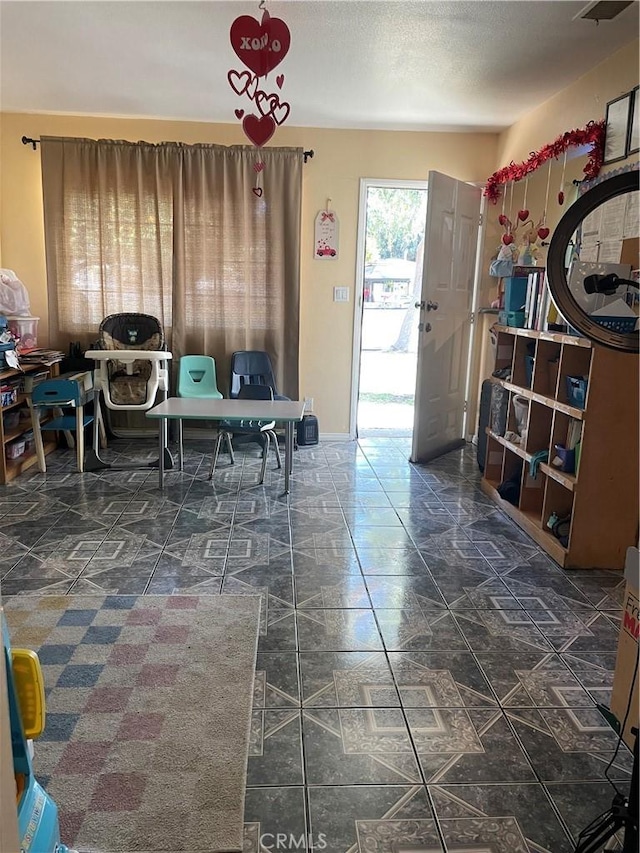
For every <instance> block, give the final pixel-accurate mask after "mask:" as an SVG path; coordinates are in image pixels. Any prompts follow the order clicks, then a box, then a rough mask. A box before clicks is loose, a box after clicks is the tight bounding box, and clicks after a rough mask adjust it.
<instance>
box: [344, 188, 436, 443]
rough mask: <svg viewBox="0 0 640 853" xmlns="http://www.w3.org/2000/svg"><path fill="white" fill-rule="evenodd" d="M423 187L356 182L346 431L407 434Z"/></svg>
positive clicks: (414, 352)
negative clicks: (358, 190) (355, 248)
mask: <svg viewBox="0 0 640 853" xmlns="http://www.w3.org/2000/svg"><path fill="white" fill-rule="evenodd" d="M426 187H427V184H426V181H380V180H378V181H375V180H368V179H364V180H363V181H362V182H361V193H360V222H359V235H358V256H359V257H358V279H357V289H356V318H355V328H354V377H353V379H354V394H353V399H352V418H351V421H352V423H351V427H352V429H351V432H352V434H357V435H360V436H362V435H367V434H369V435H371V434H378V435H379V434H388V435H404V436H410V435H411V434H412V431H413V420H414V397H415V386H416V367H417V347H418V322H419V319H420V317H419V313H420V312H419V310H418V308H416V305H415V303H416V302H419V301H420V293H421V289H422V269H423V254H424V252H423V248H424V229H425V218H426V206H427V189H426Z"/></svg>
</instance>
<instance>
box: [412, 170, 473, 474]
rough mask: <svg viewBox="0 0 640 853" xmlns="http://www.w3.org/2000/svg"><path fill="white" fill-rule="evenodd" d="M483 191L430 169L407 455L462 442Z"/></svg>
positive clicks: (433, 452) (419, 456)
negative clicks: (416, 353) (412, 400)
mask: <svg viewBox="0 0 640 853" xmlns="http://www.w3.org/2000/svg"><path fill="white" fill-rule="evenodd" d="M481 198H482V190H481V189H480V188H479V187H474V186H471V184H465V183H464V182H462V181H456V180H454V178H450V177H448V176H447V175H441V174H440V173H439V172H429V192H428V197H427V223H426V229H425V248H424V271H423V276H422V296H421V306H420V332H419V343H418V372H417V377H416V395H415V410H414V425H413V447H412V451H411V461H412V462H428V461H429V460H430V459H434V458H435V457H436V456H440V455H441V454H443V453H446V452H447V451H448V450H452V449H453V448H455V447H458V446H460V445H461V444H462V443H463V441H464V438H463V436H464V422H465V395H466V391H467V375H468V362H469V352H470V349H469V348H470V337H471V314H472V310H473V294H474V281H475V278H476V258H477V255H478V254H479V253H478V233H479V223H480V204H481Z"/></svg>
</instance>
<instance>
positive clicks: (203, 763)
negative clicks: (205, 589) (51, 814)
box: [4, 595, 260, 853]
mask: <svg viewBox="0 0 640 853" xmlns="http://www.w3.org/2000/svg"><path fill="white" fill-rule="evenodd" d="M4 606H5V615H6V618H7V622H8V625H9V630H10V632H11V641H12V645H13V646H15V647H25V648H31V649H34V650H35V651H37V652H38V655H39V657H40V662H41V664H42V668H43V672H44V679H45V685H46V692H47V722H46V728H45V732H44V734H43V735H42V737H41V738H40V739H39V740H38V741H37V742H36V743H35V761H34V764H35V770H36V774H37V776H38V778H39V779H40V780H41V782H43V783H44V784H45V785H46V788H47V790H48V792H49V793H50V794H51V796H52V797H53V798H54V800H55V801H56V803H57V804H58V808H59V810H60V823H61V834H62V838H63V841H64V842H65V843H66V844H67V845H70V846H72V847H77V848H79V849H80V850H82V851H83V853H85V851H86V853H89V851H91V853H93V852H94V851H95V853H134V851H138V852H139V853H141V851H145V853H156V851H172V853H173V851H199V853H200V851H202V853H205V851H206V853H217V851H225V853H227V852H228V851H235V850H241V849H242V823H243V810H244V792H245V784H246V767H247V755H248V749H249V731H250V722H251V701H252V692H253V681H254V669H255V660H256V648H257V639H258V625H259V609H260V599H259V597H258V596H232V595H222V596H215V597H214V596H155V595H151V596H149V595H146V596H133V595H131V596H129V595H124V596H109V595H108V596H73V597H68V596H67V597H64V596H42V597H37V598H36V597H31V596H25V597H21V596H16V597H13V598H11V599H10V600H6V599H5V603H4Z"/></svg>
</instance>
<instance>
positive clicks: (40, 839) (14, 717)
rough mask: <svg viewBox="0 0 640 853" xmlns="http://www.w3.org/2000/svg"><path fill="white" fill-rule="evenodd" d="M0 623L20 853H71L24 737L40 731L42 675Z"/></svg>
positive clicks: (33, 657)
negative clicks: (36, 772) (62, 836)
mask: <svg viewBox="0 0 640 853" xmlns="http://www.w3.org/2000/svg"><path fill="white" fill-rule="evenodd" d="M1 613H2V611H1V610H0V618H1V619H2V645H3V654H4V657H5V668H6V673H7V694H8V697H9V722H10V727H11V747H12V752H13V769H14V774H15V779H16V800H17V809H18V834H19V843H20V853H73V851H72V850H70V849H69V848H68V847H67V846H66V845H65V844H62V842H61V841H60V825H59V823H58V807H57V806H56V804H55V803H54V801H53V800H52V799H51V797H50V796H49V795H48V794H47V792H46V791H45V790H44V788H43V787H42V786H41V785H40V784H38V782H37V781H36V778H35V776H34V773H33V764H32V761H31V754H30V750H29V739H30V738H28V736H27V733H28V734H33V736H34V737H35V736H37V734H36V732H37V733H39V732H40V731H41V730H42V729H43V728H44V719H45V709H44V689H43V683H42V672H41V670H40V664H39V661H38V657H37V655H36V654H35V652H29V651H26V650H18V649H15V650H14V652H13V653H12V651H11V645H10V641H9V631H8V630H7V626H6V623H5V620H4V616H3V615H1Z"/></svg>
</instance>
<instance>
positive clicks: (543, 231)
mask: <svg viewBox="0 0 640 853" xmlns="http://www.w3.org/2000/svg"><path fill="white" fill-rule="evenodd" d="M548 236H549V229H548V228H538V237H539V238H540V239H541V240H546V239H547V237H548Z"/></svg>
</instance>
